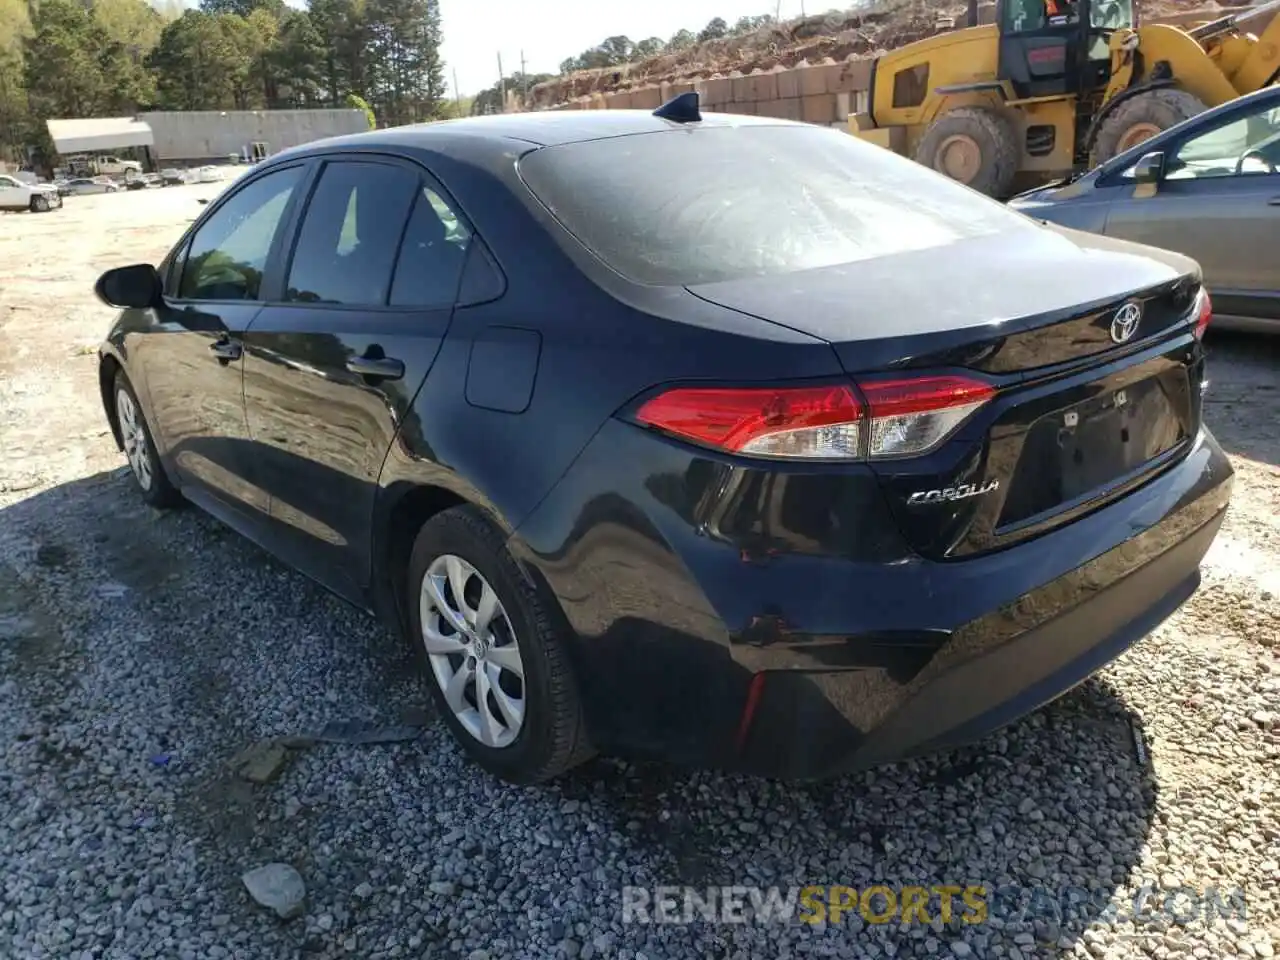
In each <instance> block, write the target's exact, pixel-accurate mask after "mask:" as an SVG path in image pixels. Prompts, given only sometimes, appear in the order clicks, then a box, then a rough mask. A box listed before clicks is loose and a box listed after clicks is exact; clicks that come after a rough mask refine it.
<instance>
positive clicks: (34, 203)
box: [31, 193, 49, 213]
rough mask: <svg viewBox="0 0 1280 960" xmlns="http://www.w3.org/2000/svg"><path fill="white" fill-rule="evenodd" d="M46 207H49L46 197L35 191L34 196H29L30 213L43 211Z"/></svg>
mask: <svg viewBox="0 0 1280 960" xmlns="http://www.w3.org/2000/svg"><path fill="white" fill-rule="evenodd" d="M48 209H49V198H48V197H46V196H44V195H42V194H39V193H37V194H36V195H35V196H34V197H32V198H31V212H32V213H44V212H45V211H46V210H48Z"/></svg>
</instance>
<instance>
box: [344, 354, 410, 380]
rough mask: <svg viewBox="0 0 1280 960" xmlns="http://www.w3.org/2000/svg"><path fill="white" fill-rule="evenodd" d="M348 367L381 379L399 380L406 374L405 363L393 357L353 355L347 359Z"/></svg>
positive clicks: (353, 370) (360, 373) (358, 372)
mask: <svg viewBox="0 0 1280 960" xmlns="http://www.w3.org/2000/svg"><path fill="white" fill-rule="evenodd" d="M347 369H348V370H350V371H351V372H352V373H355V374H359V375H360V376H362V377H376V378H377V379H379V380H399V379H400V378H401V377H403V376H404V363H403V362H402V361H400V360H396V359H394V358H393V357H352V358H351V359H349V360H348V361H347Z"/></svg>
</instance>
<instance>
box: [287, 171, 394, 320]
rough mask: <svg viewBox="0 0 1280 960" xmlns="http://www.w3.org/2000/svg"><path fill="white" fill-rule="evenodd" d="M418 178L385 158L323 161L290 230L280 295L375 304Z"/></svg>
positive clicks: (382, 294) (383, 292)
mask: <svg viewBox="0 0 1280 960" xmlns="http://www.w3.org/2000/svg"><path fill="white" fill-rule="evenodd" d="M418 184H419V178H418V175H417V174H416V173H414V172H413V171H412V170H409V169H408V168H406V167H401V166H398V165H394V164H387V163H362V162H356V161H342V162H337V163H330V164H328V165H327V166H326V167H325V168H324V172H323V173H322V174H321V175H320V182H319V183H318V184H317V185H316V189H315V192H314V193H313V194H312V197H311V202H310V203H308V204H307V212H306V215H305V217H304V218H303V221H302V228H301V230H300V231H299V233H298V243H297V246H296V248H295V249H294V252H293V263H292V265H291V266H290V268H289V283H288V291H287V293H286V297H287V299H289V300H295V301H301V302H305V303H344V304H353V305H363V306H381V305H383V304H385V303H386V302H387V288H388V286H389V285H390V283H391V271H392V268H393V267H394V266H395V261H396V248H397V244H399V242H400V235H401V233H402V232H403V230H404V225H405V218H406V217H408V215H409V209H410V207H412V206H413V202H414V194H415V193H416V192H417V191H418Z"/></svg>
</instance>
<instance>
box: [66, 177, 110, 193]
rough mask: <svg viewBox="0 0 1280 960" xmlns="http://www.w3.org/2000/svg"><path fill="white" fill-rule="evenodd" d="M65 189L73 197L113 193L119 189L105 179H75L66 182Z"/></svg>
mask: <svg viewBox="0 0 1280 960" xmlns="http://www.w3.org/2000/svg"><path fill="white" fill-rule="evenodd" d="M67 189H68V190H69V191H70V192H71V193H72V194H73V195H75V196H86V195H88V194H93V193H115V192H117V191H118V190H119V189H120V187H119V186H117V185H116V184H114V183H112V182H111V181H110V180H108V179H107V178H106V177H92V178H91V177H75V178H73V179H71V180H68V181H67Z"/></svg>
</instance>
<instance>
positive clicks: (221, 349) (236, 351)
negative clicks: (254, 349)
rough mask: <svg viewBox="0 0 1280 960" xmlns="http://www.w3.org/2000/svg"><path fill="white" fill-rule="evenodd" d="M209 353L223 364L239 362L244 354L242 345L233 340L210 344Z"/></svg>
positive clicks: (217, 341)
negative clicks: (233, 361)
mask: <svg viewBox="0 0 1280 960" xmlns="http://www.w3.org/2000/svg"><path fill="white" fill-rule="evenodd" d="M209 351H210V352H211V353H212V354H213V355H214V356H215V357H217V358H218V359H219V360H220V361H221V362H222V363H230V362H231V361H232V360H239V359H240V355H241V354H242V353H243V352H244V351H243V350H242V348H241V347H240V344H238V343H235V342H233V341H231V340H215V341H214V342H213V343H211V344H209Z"/></svg>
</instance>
